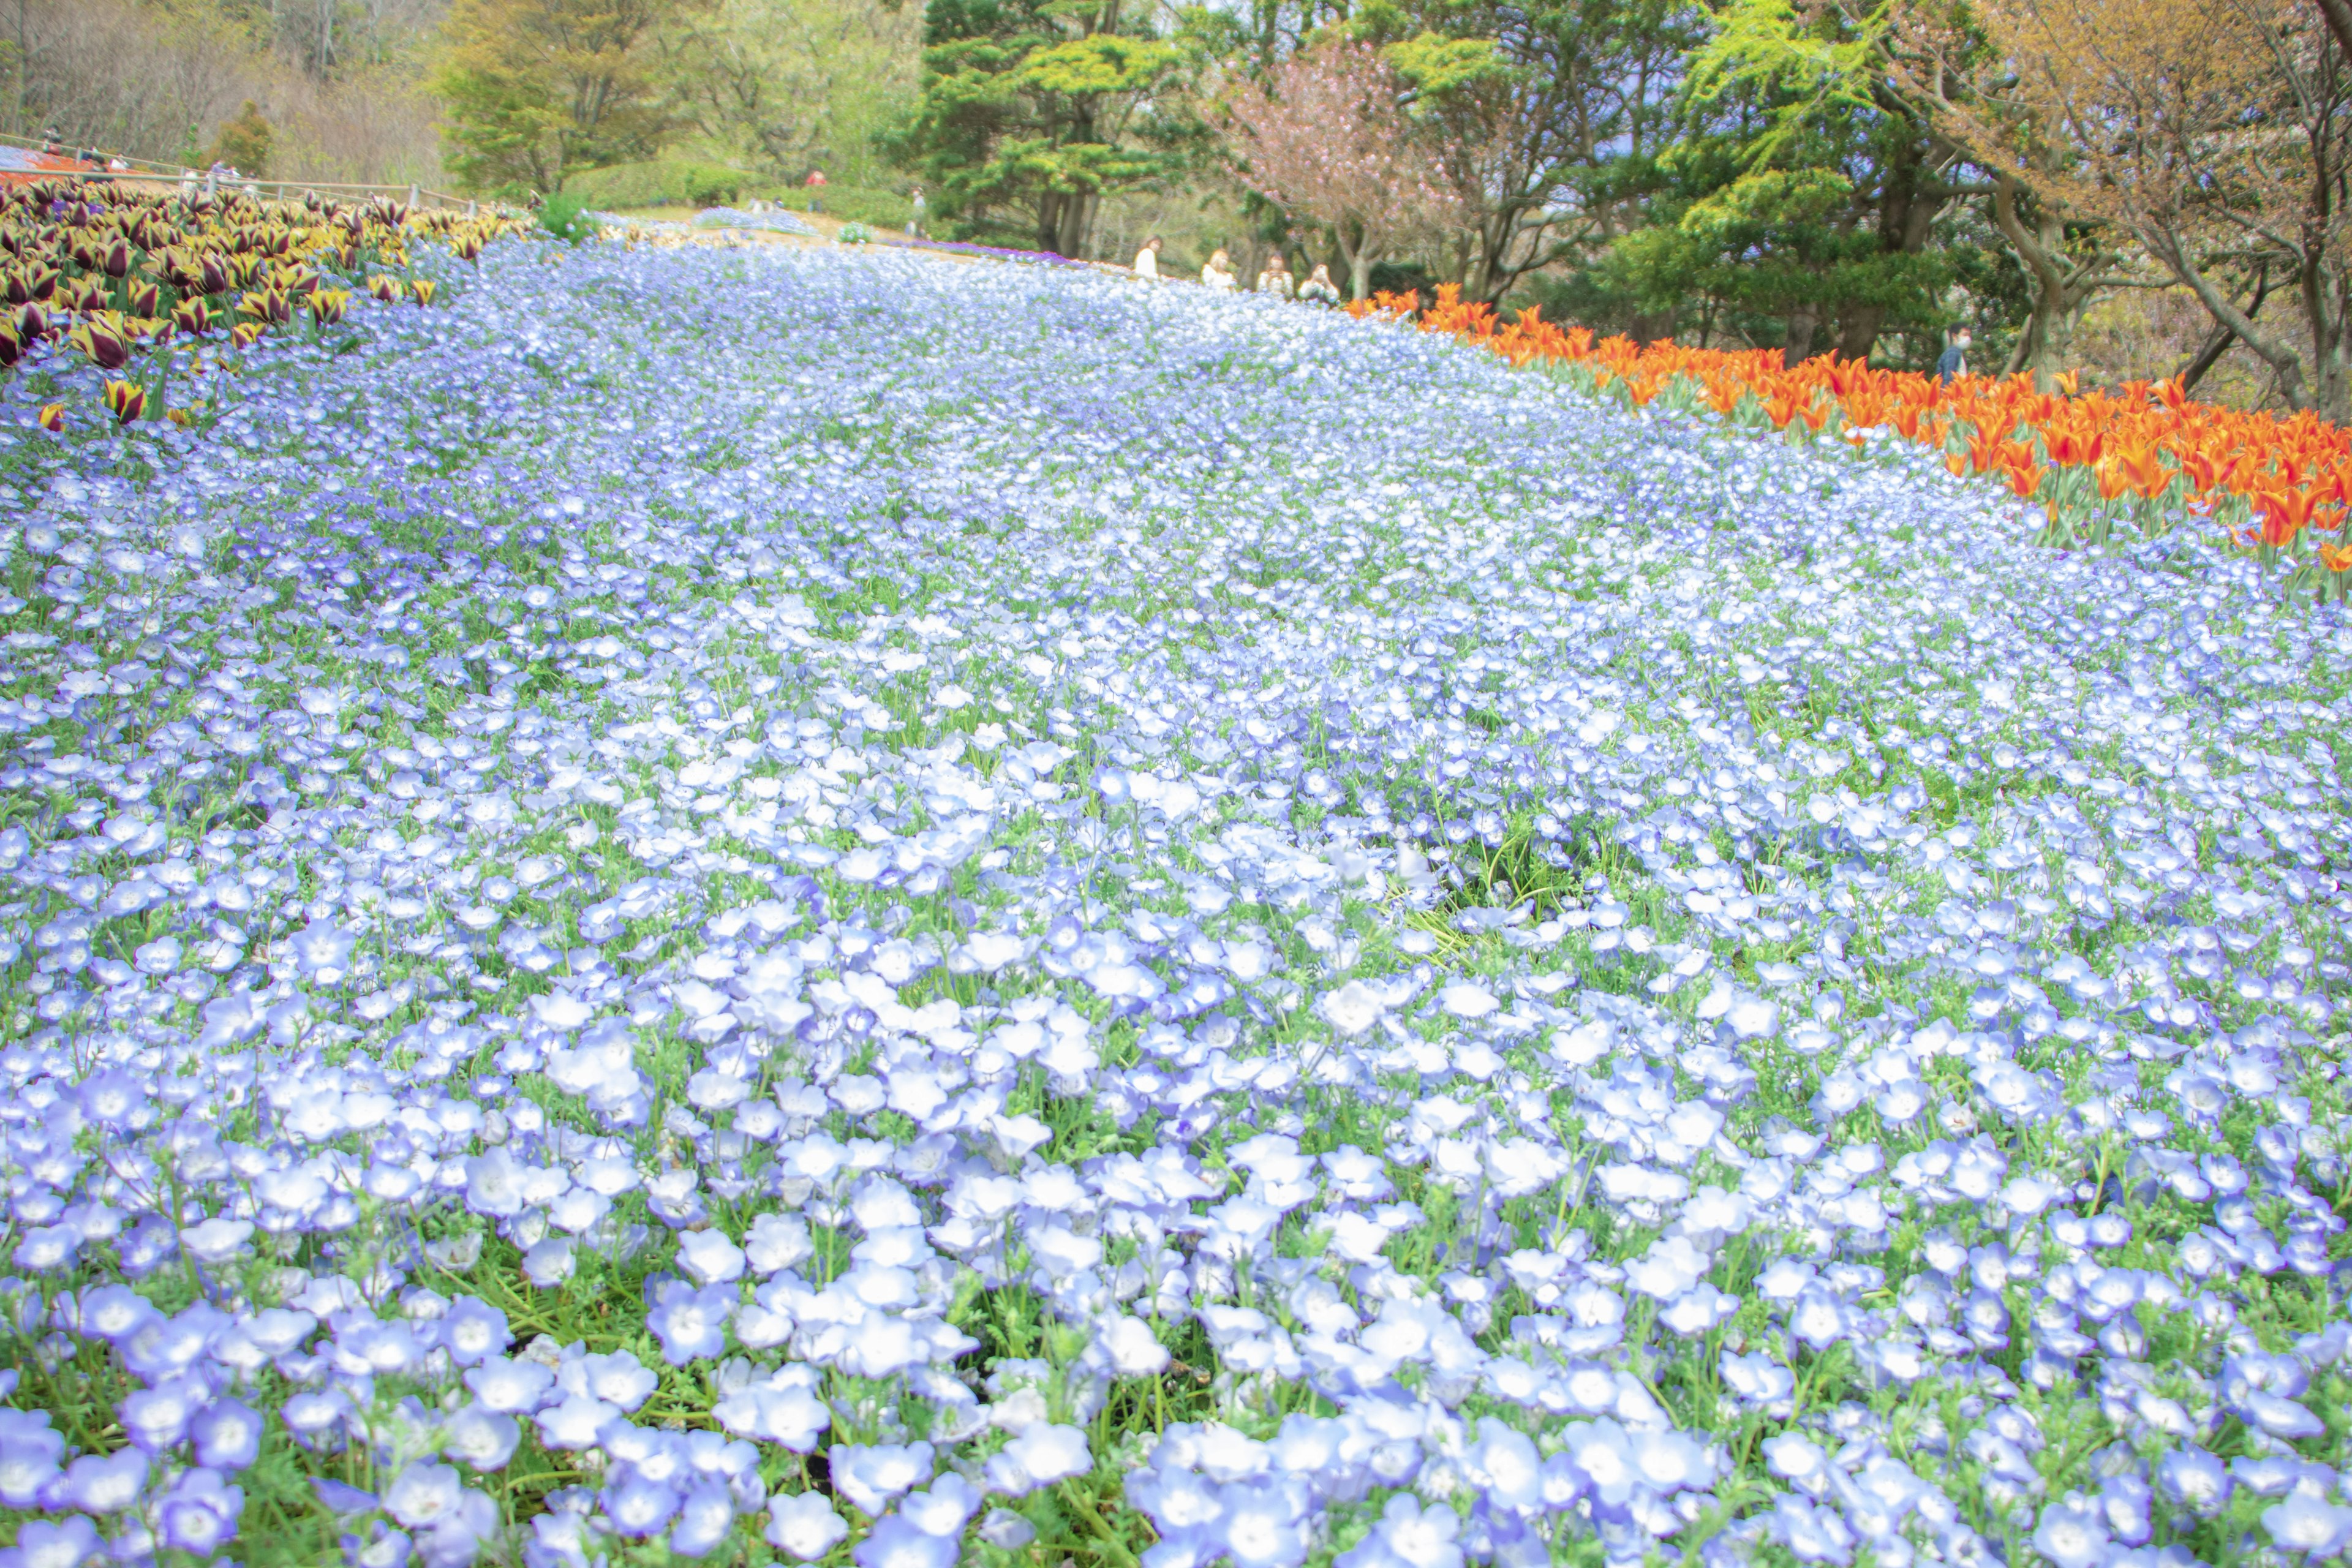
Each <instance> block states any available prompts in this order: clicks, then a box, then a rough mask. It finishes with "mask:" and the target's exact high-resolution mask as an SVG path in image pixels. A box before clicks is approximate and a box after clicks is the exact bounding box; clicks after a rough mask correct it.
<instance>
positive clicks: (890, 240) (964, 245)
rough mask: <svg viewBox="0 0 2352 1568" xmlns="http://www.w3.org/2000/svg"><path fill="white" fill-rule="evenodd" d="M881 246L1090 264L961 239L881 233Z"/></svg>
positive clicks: (1056, 264) (1045, 263) (877, 240)
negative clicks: (977, 243)
mask: <svg viewBox="0 0 2352 1568" xmlns="http://www.w3.org/2000/svg"><path fill="white" fill-rule="evenodd" d="M874 238H875V243H877V244H878V245H896V246H902V247H906V248H907V249H909V250H937V251H940V252H943V253H945V254H947V255H950V256H992V257H994V258H996V259H997V260H999V261H1028V262H1034V263H1036V264H1037V265H1039V266H1041V267H1087V266H1089V265H1091V263H1088V262H1084V261H1073V260H1071V259H1070V258H1068V257H1066V256H1056V255H1055V254H1054V253H1053V252H1052V251H1050V250H1007V249H1005V248H1004V247H1002V246H995V245H973V244H971V243H969V242H968V241H965V240H961V239H925V238H922V237H919V236H908V235H898V234H878V235H876V236H875V237H874Z"/></svg>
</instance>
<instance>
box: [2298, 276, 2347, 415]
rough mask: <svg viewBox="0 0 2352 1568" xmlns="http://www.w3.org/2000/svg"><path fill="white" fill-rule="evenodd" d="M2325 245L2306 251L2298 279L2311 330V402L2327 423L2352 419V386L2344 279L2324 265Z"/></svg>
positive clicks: (2304, 311) (2308, 327)
mask: <svg viewBox="0 0 2352 1568" xmlns="http://www.w3.org/2000/svg"><path fill="white" fill-rule="evenodd" d="M2326 257H2327V247H2325V246H2316V245H2315V246H2314V247H2311V249H2310V250H2309V251H2308V252H2307V253H2306V259H2305V262H2304V266H2303V268H2302V274H2303V275H2302V277H2301V278H2300V279H2298V281H2299V282H2300V283H2301V285H2302V292H2303V314H2304V321H2305V326H2306V328H2307V329H2308V331H2310V333H2311V379H2312V399H2311V401H2312V405H2313V406H2314V407H2315V408H2317V409H2318V410H2319V412H2320V414H2321V416H2323V417H2325V418H2326V419H2327V420H2328V421H2329V422H2331V423H2333V424H2336V425H2343V424H2345V423H2347V420H2352V385H2347V378H2346V374H2345V364H2344V299H2343V292H2342V290H2343V279H2342V278H2341V276H2340V275H2339V274H2337V273H2336V271H2335V269H2334V268H2331V267H2329V266H2328V265H2327V259H2326Z"/></svg>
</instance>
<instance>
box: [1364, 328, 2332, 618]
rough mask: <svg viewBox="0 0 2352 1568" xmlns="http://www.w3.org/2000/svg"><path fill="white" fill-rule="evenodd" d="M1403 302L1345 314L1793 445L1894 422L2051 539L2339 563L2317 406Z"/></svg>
mask: <svg viewBox="0 0 2352 1568" xmlns="http://www.w3.org/2000/svg"><path fill="white" fill-rule="evenodd" d="M1418 303H1419V300H1418V298H1417V297H1416V296H1415V295H1412V294H1402V295H1393V294H1378V295H1375V296H1374V297H1373V298H1372V299H1371V300H1362V301H1359V302H1357V303H1355V304H1352V305H1350V306H1349V307H1348V309H1349V311H1350V312H1351V313H1352V314H1354V315H1357V316H1358V317H1364V316H1385V317H1389V318H1392V319H1404V318H1407V317H1410V318H1412V320H1413V321H1415V322H1416V324H1417V325H1418V326H1419V327H1420V328H1421V330H1422V331H1432V332H1444V333H1447V334H1449V335H1451V336H1453V337H1455V338H1459V339H1461V340H1462V341H1463V342H1468V343H1472V344H1474V345H1475V346H1477V347H1480V348H1483V349H1486V350H1487V351H1489V352H1491V353H1496V354H1498V355H1500V356H1501V357H1503V358H1504V359H1506V360H1507V361H1509V362H1510V363H1512V364H1513V365H1526V364H1529V363H1537V362H1547V363H1564V364H1569V365H1575V366H1580V367H1582V368H1584V369H1585V370H1586V371H1588V372H1589V373H1590V374H1591V376H1592V377H1593V378H1594V384H1595V385H1596V386H1597V387H1599V388H1600V389H1601V390H1604V391H1607V390H1612V389H1614V388H1620V387H1622V391H1623V395H1624V396H1625V397H1626V399H1627V400H1628V401H1629V402H1631V403H1632V404H1633V405H1634V406H1636V407H1640V406H1643V405H1647V404H1648V403H1649V402H1651V400H1653V399H1654V398H1655V397H1657V396H1658V395H1660V394H1661V393H1664V392H1666V391H1667V390H1668V389H1669V388H1673V387H1676V386H1679V387H1680V388H1682V389H1683V391H1684V392H1685V394H1686V395H1690V396H1692V397H1694V398H1695V399H1696V402H1698V403H1700V404H1702V405H1706V406H1707V407H1709V408H1712V409H1713V410H1715V411H1716V412H1717V413H1718V414H1721V415H1725V416H1732V415H1735V414H1738V413H1739V412H1740V411H1741V410H1742V409H1743V408H1744V407H1745V408H1750V409H1752V411H1753V413H1755V414H1756V415H1759V416H1761V417H1762V418H1763V419H1764V420H1765V421H1766V422H1767V423H1769V424H1770V425H1771V426H1773V427H1774V428H1775V429H1780V430H1786V429H1788V428H1790V426H1792V425H1793V426H1801V432H1802V434H1804V435H1806V436H1808V437H1811V436H1815V435H1818V434H1820V433H1821V432H1822V431H1823V430H1824V429H1825V428H1827V427H1828V426H1830V424H1831V423H1832V421H1835V422H1836V423H1837V425H1838V426H1839V430H1838V434H1839V435H1840V436H1841V437H1843V438H1844V439H1846V440H1848V441H1852V442H1853V443H1855V444H1856V445H1860V444H1862V443H1863V442H1864V441H1866V440H1868V439H1871V438H1872V437H1870V436H1867V435H1865V434H1864V433H1865V432H1876V433H1880V434H1884V433H1886V432H1892V433H1893V434H1894V435H1895V436H1896V437H1901V438H1902V439H1903V440H1906V441H1909V442H1914V443H1916V444H1918V445H1921V446H1925V447H1930V448H1933V449H1936V450H1938V451H1940V452H1942V453H1943V454H1944V461H1945V464H1946V466H1947V467H1948V468H1950V470H1951V471H1952V472H1953V473H1954V474H1956V475H1969V474H1980V475H1986V476H1990V477H1994V478H1998V479H2000V480H2002V481H2003V482H2004V483H2006V484H2007V485H2008V487H2009V489H2010V490H2011V492H2012V493H2013V494H2015V495H2016V496H2018V497H2019V498H2020V499H2021V500H2039V501H2041V502H2042V505H2043V506H2044V508H2045V515H2047V516H2048V517H2049V518H2050V519H2051V520H2052V526H2051V528H2050V529H2049V530H2048V531H2046V533H2047V536H2048V537H2051V538H2053V540H2058V541H2071V540H2072V539H2073V538H2074V536H2075V535H2074V526H2075V524H2076V523H2078V522H2079V521H2083V520H2084V518H2085V517H2086V516H2089V515H2091V514H2095V515H2096V517H2097V520H2098V523H2099V526H2098V527H2097V529H2096V533H2097V535H2098V537H2101V538H2104V537H2105V524H2106V523H2107V522H2109V521H2112V520H2113V518H2114V516H2115V513H2116V509H2117V506H2118V503H2120V504H2121V506H2122V507H2124V508H2126V509H2131V510H2137V512H2138V513H2140V515H2142V516H2143V517H2144V518H2147V519H2149V520H2151V521H2153V520H2157V519H2160V518H2162V517H2164V516H2166V515H2168V514H2170V513H2172V512H2174V511H2175V510H2178V511H2179V513H2180V514H2182V515H2187V516H2192V517H2200V518H2205V519H2210V520H2212V521H2215V522H2216V523H2219V524H2220V525H2221V526H2223V527H2225V528H2227V529H2228V530H2229V531H2230V532H2231V537H2232V539H2233V540H2234V541H2235V542H2237V543H2239V544H2241V545H2243V546H2246V547H2249V548H2252V549H2254V550H2256V551H2258V552H2262V553H2263V555H2264V557H2265V558H2266V559H2272V558H2275V557H2276V556H2277V555H2278V554H2279V552H2300V550H2301V549H2302V548H2303V547H2304V546H2306V545H2313V546H2315V554H2316V557H2317V561H2318V564H2319V565H2320V566H2321V567H2323V568H2324V569H2325V571H2326V573H2327V574H2328V575H2329V576H2330V577H2331V578H2333V579H2336V582H2335V584H2334V586H2335V588H2336V591H2337V592H2338V593H2340V592H2341V591H2342V589H2343V587H2344V585H2345V584H2344V583H2343V581H2342V580H2343V578H2344V577H2345V575H2346V574H2347V573H2352V545H2347V544H2346V543H2343V542H2340V541H2341V540H2342V537H2343V531H2344V522H2345V519H2346V517H2347V511H2352V449H2347V442H2346V436H2345V432H2343V431H2341V430H2339V429H2337V428H2336V426H2333V425H2330V424H2329V423H2327V422H2326V420H2323V419H2321V418H2319V417H2318V416H2316V415H2314V414H2310V413H2300V414H2294V415H2291V416H2285V417H2281V416H2276V415H2272V414H2267V413H2244V412H2241V411H2239V410H2236V409H2230V408H2220V407H2216V406H2213V405H2210V404H2202V403H2197V402H2193V401H2191V400H2190V399H2189V397H2188V395H2186V394H2185V392H2184V391H2183V389H2182V387H2181V384H2180V383H2179V381H2178V380H2174V381H2165V382H2142V381H2133V382H2126V383H2125V384H2123V385H2122V387H2121V388H2119V389H2117V390H2116V391H2113V392H2107V391H2097V390H2094V391H2090V392H2082V391H2080V390H2079V388H2078V385H2077V383H2076V380H2075V377H2074V374H2072V373H2069V374H2066V375H2064V376H2061V377H2059V378H2058V381H2059V385H2060V390H2059V391H2057V392H2043V391H2041V390H2039V389H2038V388H2037V387H2036V386H2035V385H2034V384H2033V381H2032V378H2031V377H2029V376H2023V375H2017V376H2007V377H1992V376H1974V375H1969V376H1959V377H1957V378H1955V379H1953V380H1952V381H1949V382H1938V381H1937V380H1936V379H1935V378H1933V377H1931V376H1926V375H1921V374H1916V372H1911V371H1895V370H1880V369H1874V368H1873V367H1872V366H1870V365H1868V364H1866V363H1863V362H1861V361H1858V360H1841V359H1838V358H1836V357H1835V356H1834V355H1824V356H1822V357H1821V358H1819V359H1810V360H1806V361H1804V362H1802V363H1799V364H1797V365H1794V366H1790V365H1787V364H1785V363H1783V362H1782V358H1781V354H1780V351H1779V350H1777V349H1759V350H1752V351H1747V352H1732V351H1727V350H1722V349H1697V348H1690V347H1687V346H1685V345H1684V344H1680V343H1675V342H1654V343H1650V344H1647V345H1643V344H1637V343H1634V342H1632V341H1631V340H1630V339H1626V338H1622V337H1611V338H1602V339H1599V340H1598V341H1596V340H1595V338H1594V336H1593V334H1592V332H1591V331H1590V330H1589V329H1587V328H1584V327H1560V326H1557V325H1555V324H1553V323H1552V322H1549V321H1544V320H1543V319H1542V317H1541V314H1540V313H1539V312H1538V311H1537V310H1534V309H1532V308H1530V309H1528V310H1523V311H1521V312H1520V314H1519V319H1518V320H1517V321H1511V322H1508V323H1505V322H1503V321H1500V320H1498V319H1497V317H1496V312H1495V310H1494V309H1493V307H1491V306H1487V305H1480V304H1470V303H1465V302H1464V301H1463V300H1461V298H1460V290H1459V289H1456V288H1455V287H1454V286H1453V285H1451V284H1447V285H1444V286H1443V287H1441V288H1439V289H1438V290H1437V300H1436V302H1435V303H1434V304H1433V305H1431V306H1429V307H1428V308H1427V309H1426V310H1416V309H1415V307H1416V306H1417V305H1418ZM1751 400H1752V403H1751ZM2321 535H2326V536H2327V537H2326V539H2321V538H2320V537H2319V536H2321Z"/></svg>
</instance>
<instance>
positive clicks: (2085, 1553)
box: [2033, 1502, 2113, 1568]
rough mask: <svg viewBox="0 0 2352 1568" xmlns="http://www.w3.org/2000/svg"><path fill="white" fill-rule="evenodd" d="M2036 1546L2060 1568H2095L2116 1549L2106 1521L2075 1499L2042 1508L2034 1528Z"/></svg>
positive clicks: (2034, 1544) (2036, 1548)
mask: <svg viewBox="0 0 2352 1568" xmlns="http://www.w3.org/2000/svg"><path fill="white" fill-rule="evenodd" d="M2033 1549H2034V1550H2035V1551H2036V1552H2040V1553H2042V1556H2044V1557H2046V1558H2048V1559H2049V1560H2050V1561H2051V1562H2052V1563H2055V1564H2057V1568H2093V1565H2094V1564H2096V1563H2104V1562H2105V1561H2106V1560H2107V1557H2108V1554H2109V1552H2111V1551H2112V1550H2113V1548H2112V1545H2111V1543H2110V1542H2109V1540H2108V1536H2107V1530H2106V1524H2105V1521H2104V1520H2102V1519H2101V1518H2099V1517H2098V1515H2097V1514H2096V1513H2095V1512H2094V1511H2093V1510H2090V1509H2088V1508H2086V1507H2084V1506H2082V1505H2080V1504H2077V1503H2074V1502H2054V1503H2051V1504H2049V1505H2048V1506H2047V1507H2045V1508H2043V1509H2042V1519H2041V1522H2040V1523H2038V1524H2037V1525H2036V1526H2035V1527H2034V1531H2033Z"/></svg>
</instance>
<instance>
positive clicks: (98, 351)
mask: <svg viewBox="0 0 2352 1568" xmlns="http://www.w3.org/2000/svg"><path fill="white" fill-rule="evenodd" d="M73 344H74V347H76V348H78V349H79V350H81V352H82V353H86V354H88V355H89V363H92V364H94V365H96V366H98V368H99V369H100V370H121V368H122V367H123V366H124V365H126V364H129V363H131V334H130V333H129V332H127V331H124V330H123V326H122V318H121V316H119V315H116V314H115V313H114V312H113V311H111V310H101V311H99V312H97V313H96V314H94V315H92V316H91V317H90V318H89V320H88V321H84V322H82V324H81V325H79V326H78V327H76V328H75V329H74V330H73Z"/></svg>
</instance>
